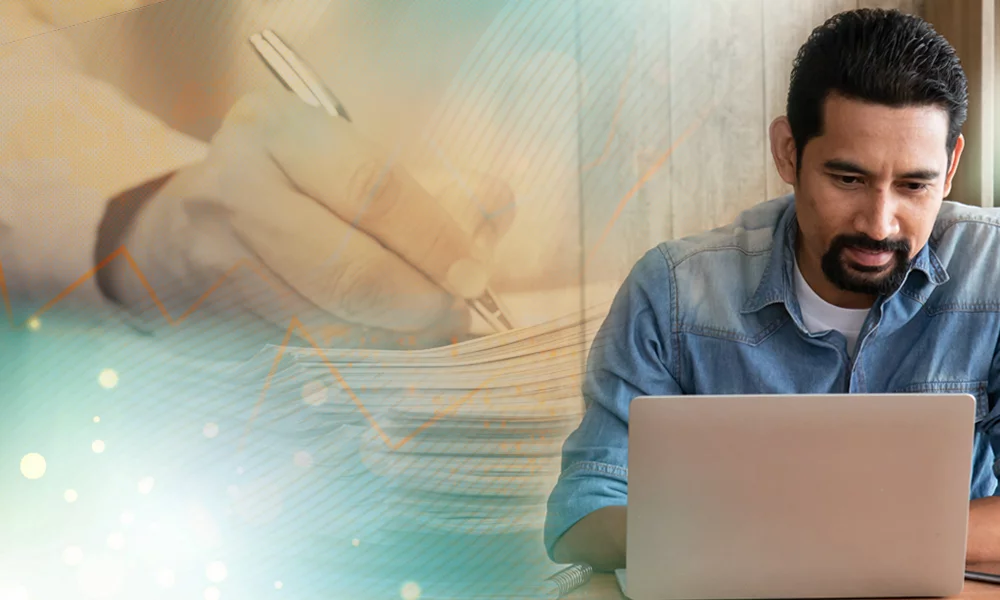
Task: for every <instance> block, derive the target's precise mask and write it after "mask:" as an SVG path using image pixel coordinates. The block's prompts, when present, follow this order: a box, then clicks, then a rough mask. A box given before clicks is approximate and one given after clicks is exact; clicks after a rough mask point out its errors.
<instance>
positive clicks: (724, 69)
mask: <svg viewBox="0 0 1000 600" xmlns="http://www.w3.org/2000/svg"><path fill="white" fill-rule="evenodd" d="M761 11H762V2H761V0H749V1H748V0H710V1H706V2H700V3H697V4H694V3H691V2H686V1H684V0H672V1H671V3H670V70H671V72H672V73H673V74H674V81H675V82H676V83H675V84H674V85H673V86H672V87H671V89H670V121H671V125H670V129H671V135H672V137H673V142H672V144H673V145H674V150H673V153H672V155H671V156H670V161H669V165H670V180H671V192H670V196H671V202H672V205H673V214H674V222H673V236H674V237H675V238H679V237H684V236H687V235H691V234H694V233H698V232H701V231H704V230H706V229H711V228H713V227H716V226H718V225H722V224H724V223H726V222H728V221H730V220H731V219H732V218H733V217H735V216H736V214H738V213H739V212H740V210H742V209H743V208H745V207H746V206H750V205H753V204H756V203H758V202H761V201H762V200H763V199H764V197H765V175H764V171H763V168H762V166H763V165H762V161H761V148H762V146H763V145H764V131H763V130H762V128H761V115H762V114H763V110H764V97H763V93H762V92H763V91H762V87H761V81H762V79H763V70H764V67H763V65H764V56H763V52H764V51H763V46H764V44H763V41H764V39H763V36H762V31H761V25H762V19H761V17H762V12H761Z"/></svg>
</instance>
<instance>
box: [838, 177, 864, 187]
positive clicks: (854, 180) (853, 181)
mask: <svg viewBox="0 0 1000 600" xmlns="http://www.w3.org/2000/svg"><path fill="white" fill-rule="evenodd" d="M834 177H836V179H837V182H838V183H842V184H844V185H857V184H859V183H861V178H860V177H858V176H857V175H835V176H834Z"/></svg>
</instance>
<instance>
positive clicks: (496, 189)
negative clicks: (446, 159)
mask: <svg viewBox="0 0 1000 600" xmlns="http://www.w3.org/2000/svg"><path fill="white" fill-rule="evenodd" d="M414 176H415V177H416V178H417V180H418V181H419V182H420V184H421V185H422V186H423V187H424V189H426V190H427V191H428V192H429V193H430V194H431V195H432V196H433V197H434V198H436V199H437V200H438V202H439V203H440V204H441V206H442V207H443V208H444V209H445V210H446V211H447V212H448V213H450V214H451V215H452V216H453V217H454V218H455V220H456V221H457V222H458V224H459V226H461V227H462V228H463V229H464V230H465V231H467V232H468V233H469V235H470V236H471V237H472V239H473V240H474V243H476V244H478V245H479V246H480V247H484V248H486V249H488V251H489V252H490V256H492V253H493V250H494V248H495V247H496V244H497V242H498V241H499V240H500V238H501V237H503V235H504V234H505V233H507V230H509V229H510V226H511V225H512V224H513V222H514V215H515V208H516V207H515V203H514V192H513V191H512V190H511V189H510V186H508V185H507V184H506V183H504V182H503V181H502V180H500V179H498V178H496V177H492V176H489V175H484V174H480V173H475V172H469V171H458V170H454V169H449V170H442V169H436V170H434V171H433V172H416V173H414Z"/></svg>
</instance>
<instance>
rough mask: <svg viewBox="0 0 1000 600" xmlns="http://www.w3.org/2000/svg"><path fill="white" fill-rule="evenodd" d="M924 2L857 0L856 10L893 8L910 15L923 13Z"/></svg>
mask: <svg viewBox="0 0 1000 600" xmlns="http://www.w3.org/2000/svg"><path fill="white" fill-rule="evenodd" d="M923 5H924V0H858V8H895V9H898V10H899V11H901V12H905V13H909V14H911V15H920V14H923V11H924V6H923Z"/></svg>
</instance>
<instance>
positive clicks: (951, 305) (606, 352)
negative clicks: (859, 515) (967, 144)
mask: <svg viewBox="0 0 1000 600" xmlns="http://www.w3.org/2000/svg"><path fill="white" fill-rule="evenodd" d="M966 85H967V84H966V78H965V75H964V73H963V71H962V68H961V66H960V64H959V61H958V58H957V56H956V55H955V52H954V50H953V49H952V48H951V47H950V46H949V44H948V42H947V41H946V40H945V39H943V38H942V37H941V36H939V35H938V34H937V33H936V32H935V31H933V29H932V28H931V27H930V26H929V25H928V24H927V23H925V22H924V21H922V20H920V19H919V18H917V17H912V16H904V15H902V14H900V13H898V12H884V11H879V10H858V11H853V12H847V13H842V14H840V15H837V16H834V17H832V18H831V19H830V20H828V21H827V22H826V23H825V24H823V25H822V26H820V27H818V28H817V29H816V30H815V31H814V32H813V34H812V35H811V36H810V37H809V39H808V40H807V41H806V42H805V44H804V45H803V46H802V48H801V49H800V51H799V54H798V57H797V59H796V61H795V63H794V66H793V69H792V76H791V83H790V88H789V92H788V106H787V113H788V114H787V116H786V117H781V118H778V119H776V120H775V121H774V122H773V123H772V125H771V128H770V139H771V148H772V154H773V157H774V162H775V165H776V167H777V169H778V172H779V173H780V175H781V177H782V179H784V180H785V181H786V182H788V183H789V184H791V185H792V186H793V188H794V194H793V195H792V196H790V197H786V198H782V199H777V200H773V201H771V202H767V203H764V204H761V205H759V206H757V207H755V208H753V209H751V210H749V211H747V212H745V213H744V214H743V215H741V217H739V219H738V220H737V221H736V222H735V223H733V224H732V225H730V226H729V227H727V228H722V229H719V230H714V231H712V232H709V233H705V234H702V235H698V236H694V237H691V238H688V239H682V240H678V241H671V242H666V243H663V244H660V245H659V246H658V247H657V248H655V249H653V250H650V251H649V252H648V253H647V254H646V255H645V256H644V257H643V258H642V259H640V260H639V262H638V263H637V264H636V265H635V267H634V269H633V270H632V272H631V274H630V275H629V277H628V278H627V279H626V281H625V283H624V284H623V286H622V287H621V289H620V290H619V293H618V295H617V296H616V299H615V301H614V303H613V305H612V308H611V311H610V313H609V315H608V317H607V320H606V322H605V323H604V325H603V327H602V329H601V331H600V333H599V336H598V338H597V340H596V341H595V343H594V346H593V349H592V351H591V356H590V359H589V360H590V364H589V368H588V374H587V379H586V382H585V390H584V393H585V398H586V400H587V405H588V407H587V412H586V415H585V417H584V419H583V422H582V423H581V424H580V426H579V428H578V429H577V430H576V431H575V432H574V433H573V434H572V435H571V436H570V437H569V438H568V440H567V441H566V443H565V446H564V449H563V472H562V475H561V478H560V481H559V483H558V484H557V485H556V487H555V489H554V490H553V492H552V494H551V497H550V500H549V514H548V518H547V523H546V531H545V536H546V546H547V548H548V550H549V553H550V555H551V556H552V557H553V558H554V559H555V560H557V561H558V562H572V561H580V562H587V563H590V564H592V565H594V566H595V567H596V568H598V569H613V568H619V567H624V566H625V547H626V544H625V533H626V502H627V498H628V471H627V464H628V460H627V457H628V421H629V403H630V401H631V400H632V399H633V398H635V397H636V396H640V395H665V394H774V393H846V392H852V393H853V392H856V393H874V392H933V391H949V392H968V393H970V394H973V395H974V396H975V397H976V399H977V402H978V408H977V425H976V437H975V440H976V449H975V455H974V471H973V478H972V482H971V489H970V499H971V502H970V511H969V537H968V553H967V559H968V560H969V561H984V560H1000V502H998V501H997V499H996V498H994V497H991V496H992V495H993V494H994V491H995V490H996V486H997V480H996V477H995V475H994V472H993V470H992V467H993V461H994V452H995V451H996V450H997V449H998V446H1000V430H997V429H996V426H995V425H996V422H997V420H998V417H1000V409H998V408H997V400H998V397H1000V353H998V352H997V342H998V338H1000V335H998V333H1000V295H998V293H997V290H996V282H997V281H1000V264H998V261H996V260H995V259H994V258H993V255H995V254H996V251H997V249H998V247H1000V215H998V214H997V213H996V212H995V211H991V210H983V209H974V208H970V207H964V206H961V205H958V204H953V203H950V202H947V203H944V202H943V201H942V199H943V198H944V197H945V196H947V195H948V193H949V191H950V189H951V183H952V178H953V177H954V174H955V170H956V169H957V167H958V164H959V158H960V157H961V155H962V148H963V138H962V136H961V135H960V131H961V127H962V123H963V122H964V120H965V117H966V110H967V89H966ZM692 201H695V202H696V201H697V199H692ZM691 401H692V402H697V399H692V400H691ZM733 460H739V457H738V456H734V457H733ZM913 483H914V489H913V493H915V494H919V493H921V491H920V482H919V481H915V482H913Z"/></svg>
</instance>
